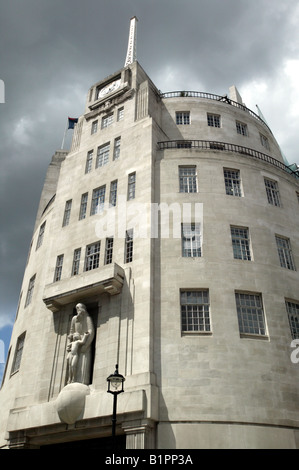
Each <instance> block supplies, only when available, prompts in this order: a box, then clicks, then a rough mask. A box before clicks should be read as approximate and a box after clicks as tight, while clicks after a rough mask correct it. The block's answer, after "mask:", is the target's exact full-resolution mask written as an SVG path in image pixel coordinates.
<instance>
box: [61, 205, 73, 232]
mask: <svg viewBox="0 0 299 470" xmlns="http://www.w3.org/2000/svg"><path fill="white" fill-rule="evenodd" d="M71 209H72V200H71V199H70V200H69V201H66V203H65V209H64V215H63V221H62V226H63V227H65V226H66V225H68V224H69V222H70V216H71Z"/></svg>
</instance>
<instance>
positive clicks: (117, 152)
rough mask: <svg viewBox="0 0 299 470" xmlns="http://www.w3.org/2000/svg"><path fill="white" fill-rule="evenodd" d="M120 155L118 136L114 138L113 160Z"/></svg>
mask: <svg viewBox="0 0 299 470" xmlns="http://www.w3.org/2000/svg"><path fill="white" fill-rule="evenodd" d="M119 156H120V137H117V138H116V139H115V140H114V149H113V160H118V159H119Z"/></svg>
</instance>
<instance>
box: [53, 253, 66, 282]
mask: <svg viewBox="0 0 299 470" xmlns="http://www.w3.org/2000/svg"><path fill="white" fill-rule="evenodd" d="M63 257H64V255H58V256H57V260H56V266H55V272H54V282H57V281H60V279H61V273H62V265H63Z"/></svg>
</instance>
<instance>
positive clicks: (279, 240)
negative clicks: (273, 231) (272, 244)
mask: <svg viewBox="0 0 299 470" xmlns="http://www.w3.org/2000/svg"><path fill="white" fill-rule="evenodd" d="M275 239H276V245H277V250H278V256H279V261H280V266H281V267H282V268H287V269H291V270H293V271H296V268H295V264H294V260H293V254H292V250H291V244H290V240H289V239H288V238H284V237H280V236H279V235H275Z"/></svg>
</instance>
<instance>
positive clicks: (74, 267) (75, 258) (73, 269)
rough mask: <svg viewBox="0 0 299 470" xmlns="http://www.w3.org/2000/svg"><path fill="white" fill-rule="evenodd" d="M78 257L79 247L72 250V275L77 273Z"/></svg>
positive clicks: (79, 254)
mask: <svg viewBox="0 0 299 470" xmlns="http://www.w3.org/2000/svg"><path fill="white" fill-rule="evenodd" d="M80 258H81V248H77V249H76V250H74V257H73V266H72V276H76V275H77V274H79V266H80Z"/></svg>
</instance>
